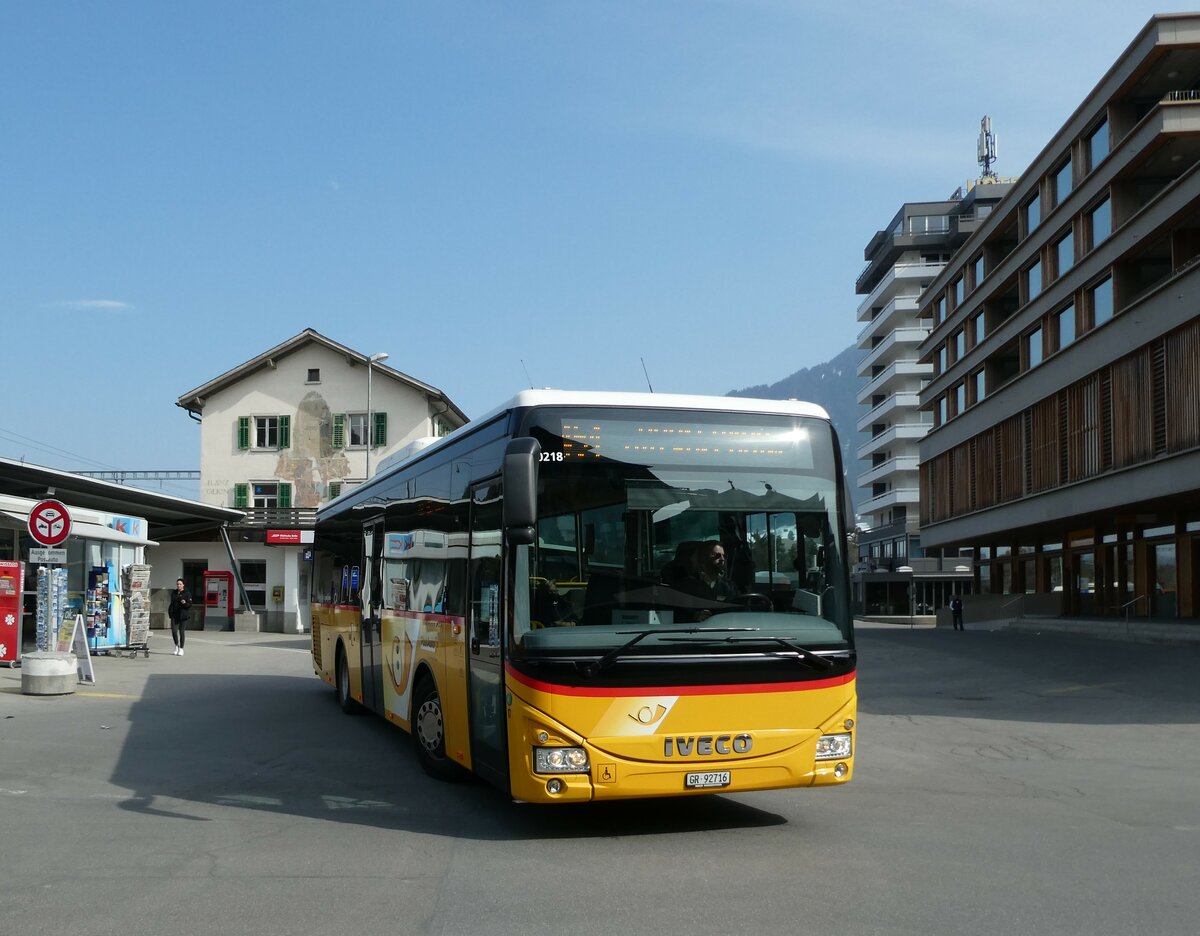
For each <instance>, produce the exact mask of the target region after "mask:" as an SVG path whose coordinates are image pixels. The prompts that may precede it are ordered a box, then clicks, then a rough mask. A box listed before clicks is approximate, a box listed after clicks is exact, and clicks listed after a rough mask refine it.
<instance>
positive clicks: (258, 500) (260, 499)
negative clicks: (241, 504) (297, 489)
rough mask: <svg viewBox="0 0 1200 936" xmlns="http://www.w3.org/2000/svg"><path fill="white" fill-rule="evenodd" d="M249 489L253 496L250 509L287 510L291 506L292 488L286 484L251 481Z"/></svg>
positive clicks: (281, 482)
mask: <svg viewBox="0 0 1200 936" xmlns="http://www.w3.org/2000/svg"><path fill="white" fill-rule="evenodd" d="M250 487H251V490H252V493H253V496H254V499H253V500H252V501H251V503H250V506H251V507H257V508H259V509H263V510H275V509H283V510H287V509H289V508H290V507H291V506H292V486H291V485H290V484H287V483H286V482H283V481H252V482H251V484H250Z"/></svg>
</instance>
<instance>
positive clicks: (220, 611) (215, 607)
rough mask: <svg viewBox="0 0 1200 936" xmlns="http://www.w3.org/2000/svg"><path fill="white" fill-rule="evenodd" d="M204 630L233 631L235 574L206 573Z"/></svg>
mask: <svg viewBox="0 0 1200 936" xmlns="http://www.w3.org/2000/svg"><path fill="white" fill-rule="evenodd" d="M204 629H205V630H221V631H224V630H233V573H232V572H205V573H204Z"/></svg>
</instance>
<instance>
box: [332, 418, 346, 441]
mask: <svg viewBox="0 0 1200 936" xmlns="http://www.w3.org/2000/svg"><path fill="white" fill-rule="evenodd" d="M330 444H331V445H332V446H333V447H334V448H335V449H340V448H345V447H346V414H345V413H334V414H333V435H332V437H331V438H330Z"/></svg>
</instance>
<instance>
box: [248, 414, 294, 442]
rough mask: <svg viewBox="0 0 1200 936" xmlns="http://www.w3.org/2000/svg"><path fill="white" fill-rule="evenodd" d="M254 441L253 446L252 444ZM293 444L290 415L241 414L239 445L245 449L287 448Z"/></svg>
mask: <svg viewBox="0 0 1200 936" xmlns="http://www.w3.org/2000/svg"><path fill="white" fill-rule="evenodd" d="M251 443H253V446H252V445H251ZM291 444H292V420H291V417H289V416H253V417H251V416H239V417H238V421H237V447H238V448H239V449H242V450H245V449H248V448H251V447H253V448H256V449H285V448H290V447H291Z"/></svg>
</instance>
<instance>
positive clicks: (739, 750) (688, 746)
mask: <svg viewBox="0 0 1200 936" xmlns="http://www.w3.org/2000/svg"><path fill="white" fill-rule="evenodd" d="M752 747H754V739H753V738H752V737H750V735H748V734H738V735H727V734H723V735H715V736H714V735H700V737H698V738H697V737H691V738H664V739H663V756H664V757H674V756H675V755H676V754H679V756H680V757H688V756H689V755H691V754H698V755H699V756H700V757H711V756H712V755H714V754H746V753H749V751H750V748H752Z"/></svg>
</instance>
